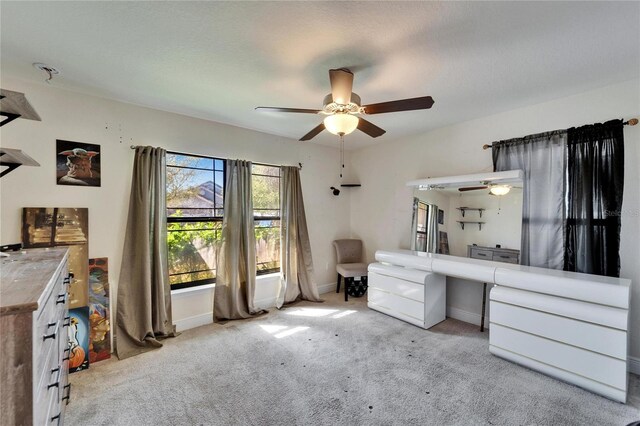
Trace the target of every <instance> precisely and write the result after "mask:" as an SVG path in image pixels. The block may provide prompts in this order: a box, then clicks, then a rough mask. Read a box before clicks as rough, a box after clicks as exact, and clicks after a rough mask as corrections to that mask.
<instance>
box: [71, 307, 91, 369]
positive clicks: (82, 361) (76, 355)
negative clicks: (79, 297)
mask: <svg viewBox="0 0 640 426" xmlns="http://www.w3.org/2000/svg"><path fill="white" fill-rule="evenodd" d="M69 318H70V319H69V373H73V372H76V371H80V370H86V369H87V368H89V307H88V306H83V307H82V308H75V309H69Z"/></svg>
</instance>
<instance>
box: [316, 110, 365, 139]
mask: <svg viewBox="0 0 640 426" xmlns="http://www.w3.org/2000/svg"><path fill="white" fill-rule="evenodd" d="M359 121H360V120H359V119H358V117H356V116H355V115H351V114H348V113H344V112H338V113H335V114H332V115H329V116H327V117H326V118H325V119H324V127H325V128H326V129H327V130H328V131H329V132H331V133H333V134H334V135H340V136H344V135H348V134H349V133H352V132H353V131H354V130H355V129H357V128H358V122H359Z"/></svg>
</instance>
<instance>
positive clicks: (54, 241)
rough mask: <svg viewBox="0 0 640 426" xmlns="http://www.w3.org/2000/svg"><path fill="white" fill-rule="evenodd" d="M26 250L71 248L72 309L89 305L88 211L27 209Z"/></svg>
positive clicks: (23, 220) (23, 221) (48, 208)
mask: <svg viewBox="0 0 640 426" xmlns="http://www.w3.org/2000/svg"><path fill="white" fill-rule="evenodd" d="M22 245H23V246H24V247H25V248H36V247H56V246H68V247H69V272H71V273H73V279H72V280H71V284H70V286H69V307H70V308H78V307H80V306H87V304H88V303H89V295H88V285H87V283H88V282H89V210H88V209H86V208H57V207H26V208H24V209H23V210H22Z"/></svg>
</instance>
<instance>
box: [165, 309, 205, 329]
mask: <svg viewBox="0 0 640 426" xmlns="http://www.w3.org/2000/svg"><path fill="white" fill-rule="evenodd" d="M212 323H213V311H211V312H207V313H204V314H199V315H194V316H192V317H188V318H183V319H180V320H176V321H174V322H173V325H175V326H176V331H184V330H188V329H190V328H196V327H200V326H202V325H207V324H212Z"/></svg>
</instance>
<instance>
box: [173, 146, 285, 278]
mask: <svg viewBox="0 0 640 426" xmlns="http://www.w3.org/2000/svg"><path fill="white" fill-rule="evenodd" d="M180 161H182V162H183V163H184V164H176V165H183V166H189V165H190V162H189V160H188V158H184V157H183V159H182V160H180ZM253 172H254V173H259V174H263V175H267V176H259V175H254V176H253V179H252V192H253V204H254V208H255V209H269V210H256V211H255V216H256V227H255V237H256V257H257V259H256V263H257V266H258V269H259V270H268V269H274V268H277V267H278V265H279V261H280V259H279V253H280V221H279V220H278V219H277V218H278V215H279V208H280V179H279V174H280V170H279V168H278V167H269V166H254V171H253ZM190 182H193V171H192V170H189V169H180V168H172V167H167V204H168V205H171V206H179V205H181V204H184V205H188V203H187V202H188V200H191V199H193V198H194V197H198V186H190ZM171 217H183V211H181V210H176V211H174V212H172V214H171ZM258 217H259V219H258ZM167 230H168V233H167V248H168V258H169V259H168V260H169V274H170V275H171V277H170V279H171V283H172V284H176V283H182V282H190V281H195V280H202V279H207V278H214V277H215V271H210V270H209V269H212V268H215V259H214V258H211V256H214V257H215V253H217V250H218V248H219V245H220V243H221V231H222V222H219V221H211V222H180V223H177V222H171V223H168V224H167ZM203 255H204V256H206V260H205V258H203ZM193 271H204V272H193ZM183 273H184V274H183ZM175 274H182V275H175Z"/></svg>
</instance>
